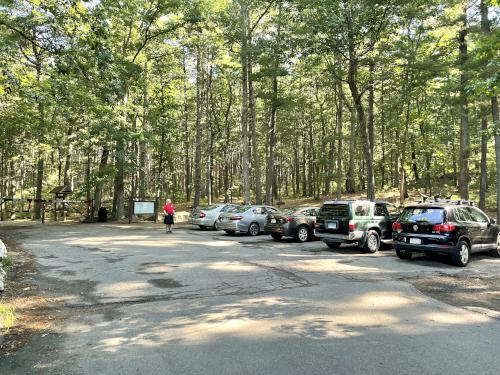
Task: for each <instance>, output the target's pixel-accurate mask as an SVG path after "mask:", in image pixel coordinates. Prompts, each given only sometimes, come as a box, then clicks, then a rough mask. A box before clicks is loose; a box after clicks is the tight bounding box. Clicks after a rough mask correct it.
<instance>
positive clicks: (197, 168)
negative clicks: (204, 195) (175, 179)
mask: <svg viewBox="0 0 500 375" xmlns="http://www.w3.org/2000/svg"><path fill="white" fill-rule="evenodd" d="M201 59H202V52H201V48H200V47H199V46H197V47H196V129H195V131H196V133H195V156H194V157H195V160H194V203H193V205H194V206H195V207H196V206H199V205H200V199H201V116H202V105H203V104H202V95H203V93H202V90H203V71H202V61H201Z"/></svg>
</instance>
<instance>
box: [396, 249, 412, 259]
mask: <svg viewBox="0 0 500 375" xmlns="http://www.w3.org/2000/svg"><path fill="white" fill-rule="evenodd" d="M396 255H397V256H398V258H399V259H411V257H412V256H413V253H412V252H411V251H408V250H400V249H396Z"/></svg>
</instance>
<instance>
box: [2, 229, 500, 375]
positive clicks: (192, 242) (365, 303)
mask: <svg viewBox="0 0 500 375" xmlns="http://www.w3.org/2000/svg"><path fill="white" fill-rule="evenodd" d="M0 229H1V230H2V231H3V233H6V234H7V235H8V236H9V237H10V238H12V239H13V240H15V241H16V243H17V244H18V245H19V246H20V247H22V248H23V249H24V250H26V251H28V253H29V254H31V255H33V256H34V257H35V258H34V259H35V261H36V267H37V269H38V271H37V273H36V274H34V275H32V276H30V277H31V279H29V280H28V281H29V282H30V283H33V284H35V285H38V289H37V290H38V293H40V294H41V295H44V296H48V297H50V305H49V306H45V308H46V309H47V311H50V313H51V314H54V315H55V316H57V319H55V321H56V323H55V324H52V325H51V326H49V327H48V328H47V329H45V330H43V331H40V332H38V333H36V334H34V335H33V337H32V338H31V340H30V342H29V343H27V345H25V346H24V348H22V349H21V350H19V351H18V352H17V353H15V354H13V355H10V356H5V357H3V358H1V359H0V373H2V374H4V373H5V374H26V373H40V374H50V373H54V374H97V373H102V374H137V373H144V374H146V373H148V374H287V375H290V374H304V373H311V374H422V373H424V374H432V373H445V374H450V373H460V374H479V373H480V374H497V373H498V369H499V368H500V357H499V356H498V348H499V347H500V277H499V274H500V272H499V269H500V259H498V258H497V259H495V258H492V257H490V256H489V255H482V254H479V255H475V256H473V258H472V261H471V263H470V264H469V266H468V267H467V268H458V267H454V266H452V265H450V264H449V261H448V260H447V259H446V258H442V257H436V258H429V257H425V256H420V257H416V258H415V259H412V260H409V261H404V260H400V259H398V258H397V257H396V256H395V254H394V250H392V249H390V248H386V249H384V250H382V251H379V252H378V253H376V254H367V253H364V252H362V251H361V250H359V249H357V248H355V247H350V246H346V247H344V246H343V247H341V248H340V249H338V250H330V249H328V248H327V247H326V246H325V245H324V244H323V243H322V242H319V241H312V242H308V243H304V244H298V243H295V242H294V241H292V240H283V241H280V242H276V241H273V240H272V239H271V238H270V236H267V235H259V236H256V237H249V236H245V235H233V236H230V235H226V234H224V233H223V232H217V231H201V230H198V229H192V228H190V227H188V226H185V227H181V228H174V232H173V233H172V234H165V233H164V229H163V227H162V226H160V225H152V224H134V225H118V224H109V225H108V224H102V225H99V224H92V225H85V224H68V225H46V226H41V225H33V224H18V225H11V226H9V227H3V228H2V227H0ZM68 364H69V365H68Z"/></svg>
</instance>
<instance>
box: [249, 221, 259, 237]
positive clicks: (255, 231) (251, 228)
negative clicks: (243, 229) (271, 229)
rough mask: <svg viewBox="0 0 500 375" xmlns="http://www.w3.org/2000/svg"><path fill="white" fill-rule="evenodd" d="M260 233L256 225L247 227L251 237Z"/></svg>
mask: <svg viewBox="0 0 500 375" xmlns="http://www.w3.org/2000/svg"><path fill="white" fill-rule="evenodd" d="M259 233H260V227H259V224H257V223H252V224H250V225H249V226H248V234H249V235H250V236H252V237H255V236H257V235H258V234H259Z"/></svg>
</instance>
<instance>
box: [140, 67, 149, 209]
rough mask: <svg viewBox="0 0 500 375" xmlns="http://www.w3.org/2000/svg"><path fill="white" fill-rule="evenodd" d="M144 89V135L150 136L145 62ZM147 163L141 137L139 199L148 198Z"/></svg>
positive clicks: (143, 140) (143, 138)
mask: <svg viewBox="0 0 500 375" xmlns="http://www.w3.org/2000/svg"><path fill="white" fill-rule="evenodd" d="M144 75H145V77H144V88H143V99H142V134H143V135H146V134H148V117H147V116H148V107H149V103H148V63H147V61H146V62H144ZM146 161H147V144H146V140H145V137H144V136H143V137H141V140H140V141H139V181H138V182H139V184H138V185H139V197H140V198H141V199H144V198H146Z"/></svg>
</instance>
